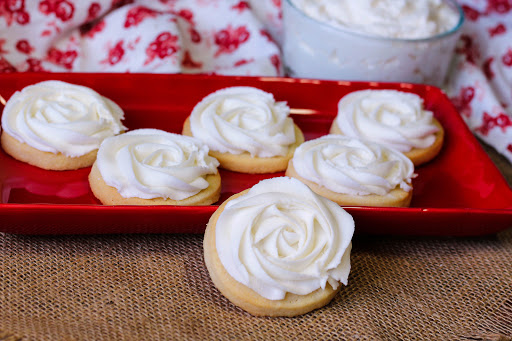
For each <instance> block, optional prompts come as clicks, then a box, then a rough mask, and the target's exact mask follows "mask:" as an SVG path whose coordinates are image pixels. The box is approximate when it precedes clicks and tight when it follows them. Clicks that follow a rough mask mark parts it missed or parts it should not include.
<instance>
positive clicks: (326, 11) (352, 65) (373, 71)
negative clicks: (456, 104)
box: [283, 0, 464, 86]
mask: <svg viewBox="0 0 512 341" xmlns="http://www.w3.org/2000/svg"><path fill="white" fill-rule="evenodd" d="M463 22H464V13H463V11H462V9H461V7H460V6H459V5H458V4H457V3H456V2H455V1H454V0H358V1H354V0H285V1H283V25H284V26H283V60H284V65H285V69H286V72H287V74H288V75H289V76H291V77H298V78H315V79H333V80H347V81H382V82H407V83H422V84H431V85H435V86H442V83H443V81H444V79H445V77H446V73H447V71H448V68H449V66H450V62H451V58H452V56H453V51H454V48H455V44H456V42H457V39H458V37H459V35H460V33H461V27H462V24H463Z"/></svg>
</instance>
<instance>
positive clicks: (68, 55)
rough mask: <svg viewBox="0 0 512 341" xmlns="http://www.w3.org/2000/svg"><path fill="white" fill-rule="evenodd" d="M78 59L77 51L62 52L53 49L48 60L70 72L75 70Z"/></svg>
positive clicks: (49, 52)
mask: <svg viewBox="0 0 512 341" xmlns="http://www.w3.org/2000/svg"><path fill="white" fill-rule="evenodd" d="M77 57H78V52H76V51H75V50H69V51H61V50H58V49H56V48H54V47H52V48H51V49H50V50H49V51H48V55H47V60H48V61H49V62H51V63H54V64H56V65H59V66H62V67H64V68H66V69H68V70H71V69H72V68H73V63H74V62H75V59H76V58H77Z"/></svg>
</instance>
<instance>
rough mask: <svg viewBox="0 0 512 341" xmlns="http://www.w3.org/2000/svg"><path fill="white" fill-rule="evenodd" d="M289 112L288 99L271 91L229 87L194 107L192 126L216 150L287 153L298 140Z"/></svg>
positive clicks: (216, 92) (194, 133) (261, 155)
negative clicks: (281, 99) (277, 98)
mask: <svg viewBox="0 0 512 341" xmlns="http://www.w3.org/2000/svg"><path fill="white" fill-rule="evenodd" d="M289 113H290V108H289V107H288V105H287V104H286V102H280V101H275V99H274V96H273V95H272V94H271V93H268V92H265V91H263V90H260V89H257V88H254V87H247V86H237V87H229V88H224V89H221V90H218V91H215V92H213V93H211V94H209V95H208V96H206V97H205V98H203V99H202V100H201V101H200V102H199V103H198V104H197V105H196V106H195V107H194V109H193V110H192V113H191V115H190V129H191V131H192V135H193V136H194V137H196V138H199V139H201V140H202V141H203V142H204V143H206V144H207V145H208V146H209V147H210V149H211V150H214V151H218V152H221V153H230V154H242V153H249V154H250V155H251V156H256V157H274V156H284V155H286V154H287V153H288V149H289V146H290V145H292V144H293V143H295V141H296V136H295V128H294V123H293V120H292V119H291V118H290V117H289Z"/></svg>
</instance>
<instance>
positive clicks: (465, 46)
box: [455, 34, 479, 64]
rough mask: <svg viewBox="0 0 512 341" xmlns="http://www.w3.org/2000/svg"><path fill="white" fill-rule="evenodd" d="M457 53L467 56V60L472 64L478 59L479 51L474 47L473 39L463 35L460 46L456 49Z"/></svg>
mask: <svg viewBox="0 0 512 341" xmlns="http://www.w3.org/2000/svg"><path fill="white" fill-rule="evenodd" d="M455 52H456V53H458V54H462V55H465V56H466V60H467V61H468V62H470V63H472V64H474V63H475V60H476V59H478V57H479V55H478V50H477V49H476V48H475V47H474V45H473V38H471V37H470V36H468V35H466V34H463V35H461V36H460V40H459V43H458V46H457V47H456V48H455Z"/></svg>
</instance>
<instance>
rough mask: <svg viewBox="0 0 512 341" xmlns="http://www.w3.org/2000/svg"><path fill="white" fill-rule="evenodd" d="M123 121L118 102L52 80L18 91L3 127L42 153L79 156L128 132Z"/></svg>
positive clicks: (4, 114) (8, 104)
mask: <svg viewBox="0 0 512 341" xmlns="http://www.w3.org/2000/svg"><path fill="white" fill-rule="evenodd" d="M123 118H124V113H123V110H122V109H121V108H120V107H119V106H118V105H117V104H116V103H114V102H113V101H111V100H110V99H108V98H106V97H103V96H101V95H100V94H98V93H97V92H95V91H94V90H92V89H90V88H87V87H85V86H81V85H74V84H69V83H66V82H61V81H55V80H51V81H44V82H40V83H37V84H33V85H29V86H27V87H25V88H23V89H22V90H21V91H17V92H15V93H14V94H13V95H12V97H11V98H10V99H9V101H8V102H7V104H6V106H5V108H4V112H3V115H2V127H3V128H4V131H5V132H6V133H8V134H9V135H11V136H12V137H14V138H15V139H17V140H18V141H20V142H22V143H26V144H28V145H29V146H31V147H33V148H36V149H38V150H41V151H44V152H50V153H54V154H57V153H62V154H64V155H66V156H69V157H78V156H82V155H85V154H87V153H89V152H91V151H93V150H96V149H98V148H99V146H100V144H101V142H102V141H103V140H104V139H105V138H107V137H109V136H113V135H116V134H119V133H120V132H121V131H123V130H124V129H126V128H125V127H124V126H123V125H122V123H121V120H122V119H123Z"/></svg>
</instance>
